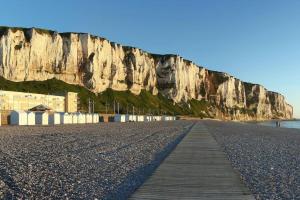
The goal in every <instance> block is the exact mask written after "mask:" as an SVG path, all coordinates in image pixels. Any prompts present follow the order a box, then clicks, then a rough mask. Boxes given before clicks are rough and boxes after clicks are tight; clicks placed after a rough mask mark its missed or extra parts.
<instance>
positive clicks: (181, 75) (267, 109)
mask: <svg viewBox="0 0 300 200" xmlns="http://www.w3.org/2000/svg"><path fill="white" fill-rule="evenodd" d="M0 76H2V77H4V78H5V79H8V80H11V81H30V80H37V81H43V80H47V79H51V78H57V79H59V80H62V81H65V82H67V83H69V84H78V85H82V86H85V87H86V88H88V89H89V90H91V91H93V92H95V93H99V92H102V91H105V90H106V89H107V88H112V89H113V90H118V91H125V90H130V91H131V92H132V93H134V94H139V93H140V92H141V90H142V89H146V90H148V91H151V92H152V93H153V94H154V95H156V94H157V93H158V92H160V93H162V94H163V95H165V96H167V97H168V98H170V99H172V100H173V101H174V102H181V101H185V102H188V101H189V100H190V99H197V100H201V99H204V100H207V101H210V102H211V103H213V104H214V105H215V106H216V107H218V108H219V110H222V112H221V113H222V117H225V118H226V117H230V118H231V119H270V118H272V117H281V118H291V117H292V115H293V108H292V107H291V106H290V105H288V104H287V103H286V102H285V99H284V97H283V96H282V95H280V94H277V93H273V92H269V91H267V90H266V89H265V88H264V87H262V86H260V85H255V84H248V83H244V82H242V81H240V80H238V79H236V78H234V77H232V76H230V75H228V74H226V73H220V72H213V71H210V70H207V69H205V68H203V67H199V66H197V65H195V64H194V63H192V62H191V61H187V60H184V59H183V58H181V57H180V56H177V55H154V54H150V53H147V52H145V51H142V50H141V49H138V48H132V47H124V46H122V45H119V44H115V43H112V42H110V41H108V40H106V39H103V38H100V37H95V36H91V35H89V34H82V33H80V34H79V33H56V32H53V31H45V30H41V29H20V28H0Z"/></svg>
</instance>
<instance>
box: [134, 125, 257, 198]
mask: <svg viewBox="0 0 300 200" xmlns="http://www.w3.org/2000/svg"><path fill="white" fill-rule="evenodd" d="M129 199H160V200H161V199H220V200H221V199H222V200H226V199H230V200H237V199H242V200H248V199H249V200H250V199H254V197H253V195H252V194H251V192H250V191H249V189H248V188H247V187H246V186H245V185H244V183H243V182H242V180H241V179H240V175H239V172H237V171H235V170H234V169H233V168H232V166H231V164H230V161H229V160H228V159H227V157H226V155H225V153H224V152H223V151H222V150H221V149H220V147H219V145H218V144H217V142H216V141H215V139H214V138H213V137H212V136H211V134H210V133H209V132H208V130H207V129H206V127H205V125H204V124H202V122H197V123H196V124H195V126H194V127H193V128H192V129H191V131H190V132H189V133H188V134H187V135H186V136H185V138H184V139H183V140H182V141H181V142H180V143H179V144H178V145H177V147H176V148H175V149H174V151H173V152H172V153H171V154H170V155H169V156H168V157H167V158H166V159H165V160H164V161H163V163H162V164H161V165H160V166H159V167H158V168H157V169H156V171H155V172H154V173H153V174H152V176H151V177H149V179H148V180H147V181H146V182H145V183H144V184H143V185H142V186H141V187H140V188H138V189H137V190H136V191H135V193H133V194H132V196H131V197H130V198H129Z"/></svg>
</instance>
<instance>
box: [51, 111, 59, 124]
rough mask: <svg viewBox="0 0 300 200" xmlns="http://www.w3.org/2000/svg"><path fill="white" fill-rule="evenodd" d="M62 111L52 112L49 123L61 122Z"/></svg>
mask: <svg viewBox="0 0 300 200" xmlns="http://www.w3.org/2000/svg"><path fill="white" fill-rule="evenodd" d="M60 115H61V114H60V113H51V114H50V115H49V116H48V118H49V120H48V123H49V124H51V125H56V124H60Z"/></svg>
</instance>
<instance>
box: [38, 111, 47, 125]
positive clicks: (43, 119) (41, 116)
mask: <svg viewBox="0 0 300 200" xmlns="http://www.w3.org/2000/svg"><path fill="white" fill-rule="evenodd" d="M48 118H49V115H48V113H47V112H35V123H36V124H39V125H48V123H49V119H48Z"/></svg>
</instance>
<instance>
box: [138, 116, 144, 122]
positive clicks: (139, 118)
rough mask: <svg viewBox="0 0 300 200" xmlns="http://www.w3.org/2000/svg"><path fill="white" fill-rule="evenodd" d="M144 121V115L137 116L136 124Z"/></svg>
mask: <svg viewBox="0 0 300 200" xmlns="http://www.w3.org/2000/svg"><path fill="white" fill-rule="evenodd" d="M144 120H145V118H144V115H138V116H137V121H138V122H143V121H144Z"/></svg>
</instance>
